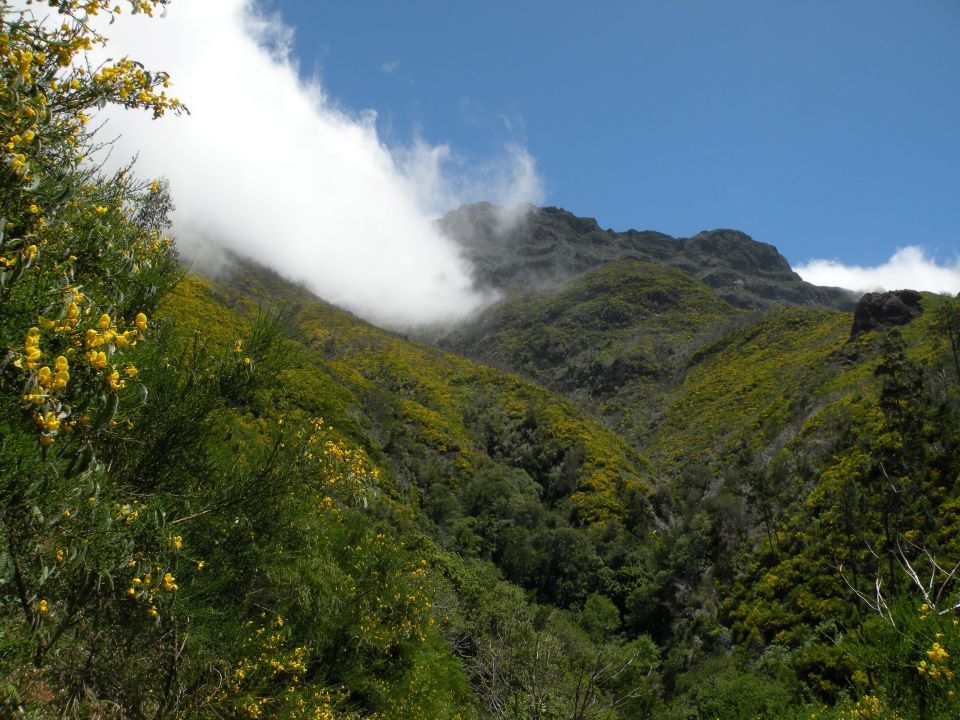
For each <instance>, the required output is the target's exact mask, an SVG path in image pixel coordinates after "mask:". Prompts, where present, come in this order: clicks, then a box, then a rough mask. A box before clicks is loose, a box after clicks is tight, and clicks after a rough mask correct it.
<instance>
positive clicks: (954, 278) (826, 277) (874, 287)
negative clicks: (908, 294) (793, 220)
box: [794, 245, 960, 294]
mask: <svg viewBox="0 0 960 720" xmlns="http://www.w3.org/2000/svg"><path fill="white" fill-rule="evenodd" d="M794 269H795V270H796V271H797V274H798V275H800V277H802V278H803V279H804V280H806V281H807V282H810V283H813V284H814V285H827V286H832V287H842V288H847V289H848V290H854V291H857V292H873V291H879V290H904V289H911V290H927V291H930V292H938V293H951V294H954V293H957V292H960V257H957V258H955V259H954V262H953V264H952V265H951V264H950V263H942V264H941V263H938V262H937V261H936V260H935V259H933V258H930V257H928V256H927V254H926V252H925V251H924V249H923V248H922V247H919V246H917V245H908V246H907V247H904V248H900V249H899V250H897V252H896V253H894V255H893V257H891V258H890V259H889V260H887V262H885V263H883V264H882V265H876V266H874V267H861V266H859V265H844V264H843V263H841V262H838V261H836V260H811V261H810V262H808V263H805V264H803V265H800V266H798V267H796V268H794Z"/></svg>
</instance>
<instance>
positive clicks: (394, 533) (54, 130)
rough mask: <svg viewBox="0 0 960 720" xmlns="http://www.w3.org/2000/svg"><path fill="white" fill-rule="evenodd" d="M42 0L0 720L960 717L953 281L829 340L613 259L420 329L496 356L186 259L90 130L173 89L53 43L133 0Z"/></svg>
mask: <svg viewBox="0 0 960 720" xmlns="http://www.w3.org/2000/svg"><path fill="white" fill-rule="evenodd" d="M162 4H163V3H161V2H152V1H150V2H145V1H143V0H130V2H129V9H130V10H132V11H133V12H145V13H152V12H153V11H154V10H155V9H156V8H157V7H158V6H159V5H162ZM43 11H44V12H48V13H49V18H48V19H47V20H46V21H44V20H43V19H42V18H43V17H45V16H43V15H42V13H41V12H40V10H36V11H35V12H36V13H37V14H36V15H35V14H34V12H32V11H31V9H30V7H28V6H21V5H20V4H16V5H14V4H12V3H2V4H0V21H2V25H3V32H2V33H0V44H2V47H0V55H2V74H0V80H2V86H0V127H2V134H3V135H2V138H0V140H2V141H3V143H4V145H3V147H4V149H5V151H6V152H5V153H4V154H3V163H2V164H0V199H2V200H0V202H2V205H0V214H2V216H3V218H2V220H0V233H2V235H0V403H2V409H0V534H2V537H0V540H2V543H0V716H13V717H30V718H45V717H62V716H66V717H134V718H161V717H197V716H198V717H211V718H214V717H217V718H222V717H233V718H257V717H281V718H284V717H285V718H325V717H327V718H329V717H343V718H351V717H357V718H359V717H369V718H417V717H419V718H445V717H449V718H470V717H475V718H514V719H518V718H540V719H543V720H547V719H548V718H549V719H554V718H555V719H558V720H559V719H576V720H586V719H587V718H604V719H607V720H613V719H615V718H637V717H664V718H678V719H679V718H754V717H774V718H813V717H816V718H837V719H839V718H860V719H864V718H894V717H898V718H919V719H921V720H926V719H927V718H940V717H955V716H956V715H957V713H958V712H960V701H958V700H957V698H956V695H955V690H954V687H955V673H956V672H958V671H960V668H958V667H956V660H955V657H954V656H955V655H956V654H957V653H960V626H958V620H960V616H957V612H956V608H955V606H956V605H957V603H958V601H960V596H958V589H960V588H958V587H957V586H956V573H955V567H954V565H955V563H956V562H957V559H958V555H960V523H958V520H957V512H956V511H957V509H958V508H960V489H958V480H960V402H958V397H960V396H958V387H960V365H958V361H957V357H958V347H960V344H958V338H960V310H958V308H960V300H955V299H950V298H938V297H934V296H925V297H924V300H923V305H924V310H925V312H924V314H923V316H922V317H921V318H920V319H918V320H916V321H914V322H913V323H911V324H909V325H906V326H904V327H902V328H900V329H894V330H884V331H881V332H874V333H867V334H864V335H861V336H860V337H858V338H856V339H855V340H850V339H849V337H848V329H849V322H850V316H849V315H848V314H845V313H841V312H838V311H829V310H816V309H806V308H786V309H780V310H774V311H765V312H763V313H755V314H749V313H747V312H745V311H743V310H737V309H735V308H734V307H732V306H731V305H729V304H727V303H726V302H724V301H723V300H721V299H719V298H718V296H717V294H716V293H715V292H714V291H713V290H711V288H710V287H709V286H708V285H706V284H704V283H703V282H701V281H699V280H698V279H697V278H696V277H694V276H692V275H690V274H689V273H687V272H685V271H684V270H682V269H677V268H664V267H661V266H658V265H656V264H650V263H641V262H637V261H634V260H622V259H617V261H616V262H611V263H609V264H606V265H603V266H601V267H597V268H594V269H591V270H590V271H589V272H586V273H585V274H583V275H582V276H580V277H577V278H574V279H573V280H572V281H570V282H569V283H566V284H563V283H561V284H556V285H551V286H546V287H543V288H541V289H540V290H538V291H537V292H536V293H528V294H527V295H525V296H523V297H521V298H515V299H514V300H512V301H511V300H509V299H508V301H507V302H506V303H504V304H503V305H502V306H500V307H498V308H495V309H493V310H492V311H490V312H489V313H488V314H486V315H484V316H483V317H481V318H480V319H479V320H478V321H477V324H476V325H474V326H472V327H467V328H462V329H461V330H460V331H459V333H458V334H457V335H454V336H450V337H448V338H446V339H445V341H444V343H445V345H446V346H448V347H449V346H454V347H458V348H460V349H461V350H462V351H465V352H468V353H474V354H476V355H482V356H483V357H484V358H485V359H487V360H490V361H492V362H495V363H496V364H497V365H499V366H501V367H502V368H503V369H500V370H497V369H493V368H491V367H488V366H484V365H480V364H477V363H476V362H472V361H469V360H466V359H464V358H462V357H458V356H456V355H453V354H450V353H447V352H442V351H440V350H437V349H434V348H430V347H427V346H424V345H419V344H416V343H413V342H410V341H409V340H407V339H405V338H402V337H399V336H396V335H392V334H389V333H386V332H383V331H380V330H378V329H376V328H373V327H371V326H369V325H367V324H365V323H363V322H361V321H359V320H357V319H356V318H354V317H352V316H350V315H349V314H348V313H345V312H343V311H340V310H337V309H335V308H332V307H330V306H328V305H326V304H324V303H322V302H321V301H319V300H317V299H316V298H314V297H313V296H311V295H310V294H309V293H307V292H306V291H304V290H302V289H300V288H298V287H296V286H293V285H291V284H289V283H287V282H285V281H284V280H282V279H281V278H279V277H277V276H275V275H273V274H272V273H270V272H269V271H266V270H264V269H262V268H256V267H253V266H251V265H249V264H246V263H243V262H242V261H236V262H235V263H234V268H233V271H232V275H231V276H230V277H229V278H228V279H226V280H221V281H219V282H213V281H210V280H205V279H202V278H200V277H197V276H193V275H186V274H185V273H184V271H183V270H182V268H181V266H180V265H179V263H178V260H177V256H176V250H175V245H174V244H173V242H172V241H171V240H169V239H168V238H167V237H166V235H165V233H166V231H167V229H168V214H169V212H170V210H171V207H170V199H169V195H168V192H167V188H166V186H165V184H164V182H163V181H161V180H138V179H137V178H136V176H135V169H134V168H127V169H125V170H123V171H121V172H118V173H114V174H106V173H104V172H103V171H102V170H101V169H99V168H98V167H96V166H95V165H92V164H91V163H90V162H89V160H88V159H87V156H88V155H90V154H91V153H92V152H93V150H94V147H95V140H94V138H93V137H92V136H91V134H90V133H89V132H88V131H87V130H86V123H87V120H88V118H89V114H91V113H92V112H93V109H94V108H96V107H98V106H100V105H102V104H104V103H120V104H123V105H127V106H130V107H133V108H140V109H144V110H147V111H148V112H152V113H154V114H156V115H160V114H162V113H164V112H180V111H182V110H184V109H185V108H184V107H183V106H182V105H181V104H180V101H179V100H176V99H173V98H169V97H167V95H166V94H165V92H164V88H165V86H166V84H167V78H166V76H165V75H164V74H163V73H162V72H151V71H148V70H146V69H144V68H142V67H141V66H140V65H139V64H137V63H136V62H135V61H133V60H130V59H119V60H116V61H110V62H109V63H108V64H107V65H105V66H103V67H99V68H91V67H88V66H87V65H86V63H84V62H81V59H82V58H83V57H84V53H85V51H86V50H89V49H90V48H91V47H93V46H94V45H95V44H98V43H102V42H106V40H105V38H102V37H100V36H99V35H98V34H97V33H96V31H95V30H94V28H93V27H92V26H91V25H90V18H91V17H92V16H93V15H97V14H108V13H116V12H120V11H121V8H119V7H112V6H111V5H108V4H107V3H106V2H99V1H98V0H94V1H92V2H90V1H88V2H70V1H67V2H63V3H53V4H51V5H49V7H44V8H43ZM51 20H56V22H52V21H51ZM707 239H710V238H707ZM704 242H705V240H704ZM738 242H739V239H738ZM767 254H769V251H768V252H767ZM507 370H512V371H514V372H517V373H520V374H521V375H525V376H527V377H530V378H532V380H531V381H528V380H524V379H521V377H519V376H518V375H513V374H510V373H509V372H507ZM534 381H536V382H534ZM537 383H539V384H537ZM544 386H545V387H547V388H551V389H545V387H544ZM557 391H559V392H562V393H564V394H566V396H567V399H564V398H563V397H561V396H560V395H558V394H556V392H557Z"/></svg>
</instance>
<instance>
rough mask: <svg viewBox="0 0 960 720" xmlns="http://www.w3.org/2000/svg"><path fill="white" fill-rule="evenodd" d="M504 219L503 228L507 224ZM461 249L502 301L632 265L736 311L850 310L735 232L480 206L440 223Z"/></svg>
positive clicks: (843, 296)
mask: <svg viewBox="0 0 960 720" xmlns="http://www.w3.org/2000/svg"><path fill="white" fill-rule="evenodd" d="M508 220H509V221H508ZM439 223H440V227H441V229H442V230H443V231H444V232H445V233H446V234H447V235H449V236H450V237H451V238H453V239H454V240H456V241H457V243H458V244H459V245H461V247H463V249H464V253H465V255H466V257H467V258H468V259H470V260H471V261H472V262H473V263H474V265H475V267H476V271H477V279H478V281H479V283H480V284H481V285H488V286H492V287H494V288H501V289H506V290H507V291H508V294H510V293H511V292H513V291H515V290H517V289H519V288H523V287H525V286H530V285H534V286H536V285H544V284H550V283H555V282H562V281H564V280H567V279H569V278H571V277H573V276H575V275H578V274H580V273H582V272H584V271H585V270H588V269H590V268H594V267H597V266H600V265H603V264H605V263H608V262H612V261H615V260H640V261H644V262H649V263H656V264H659V265H666V266H670V267H677V268H680V269H683V270H686V271H687V272H689V273H690V274H691V275H693V276H694V277H696V278H698V279H699V280H702V281H703V282H704V283H706V284H707V285H709V286H710V287H712V288H714V290H715V291H716V292H717V294H718V295H719V296H720V297H721V299H723V300H725V301H726V302H729V303H730V304H732V305H735V306H738V307H743V308H753V309H757V308H767V307H771V306H775V305H802V306H823V307H832V308H841V309H850V308H852V307H853V303H854V301H855V298H854V297H851V295H850V294H849V293H848V292H847V291H845V290H840V289H838V288H822V287H817V286H815V285H811V284H810V283H807V282H804V281H803V280H801V279H800V276H798V275H797V274H796V273H795V272H793V271H792V270H791V269H790V265H789V264H788V263H787V261H786V260H785V259H784V258H783V256H782V255H780V253H779V252H777V250H776V248H774V247H773V246H772V245H767V244H766V243H761V242H757V241H755V240H753V239H752V238H750V237H749V236H748V235H745V234H744V233H742V232H738V231H736V230H713V231H709V232H702V233H699V234H697V235H695V236H694V237H692V238H673V237H671V236H669V235H664V234H663V233H658V232H653V231H650V230H645V231H642V232H641V231H637V230H628V231H626V232H615V231H613V230H603V229H601V228H600V226H599V225H597V222H596V221H595V220H593V219H592V218H581V217H576V216H575V215H573V214H571V213H569V212H567V211H566V210H562V209H560V208H553V207H548V208H534V207H532V206H530V207H529V208H528V209H527V212H526V213H525V214H523V215H522V216H521V217H520V219H514V218H507V217H506V216H505V215H504V211H503V210H502V209H501V208H497V207H496V206H493V205H490V204H488V203H479V204H475V205H466V206H463V207H461V208H459V209H458V210H455V211H454V212H451V213H449V214H448V215H446V216H445V217H443V218H442V219H441V220H440V221H439Z"/></svg>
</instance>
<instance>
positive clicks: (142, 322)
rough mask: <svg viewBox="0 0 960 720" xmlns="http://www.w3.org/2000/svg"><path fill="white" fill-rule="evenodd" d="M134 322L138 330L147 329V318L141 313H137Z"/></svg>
mask: <svg viewBox="0 0 960 720" xmlns="http://www.w3.org/2000/svg"><path fill="white" fill-rule="evenodd" d="M136 321H137V327H138V328H140V329H141V330H146V329H147V316H146V315H144V314H143V313H142V312H141V313H137V318H136Z"/></svg>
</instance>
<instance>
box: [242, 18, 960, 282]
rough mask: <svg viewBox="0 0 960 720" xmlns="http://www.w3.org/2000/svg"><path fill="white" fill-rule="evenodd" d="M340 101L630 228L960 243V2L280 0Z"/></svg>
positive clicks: (840, 253)
mask: <svg viewBox="0 0 960 720" xmlns="http://www.w3.org/2000/svg"><path fill="white" fill-rule="evenodd" d="M261 4H262V6H263V7H264V8H266V9H268V10H271V9H272V10H276V11H278V12H279V13H280V15H281V16H282V18H283V20H284V21H285V22H286V23H287V24H289V25H291V26H293V27H294V28H295V40H294V43H295V44H294V53H295V55H296V57H297V59H298V60H299V62H300V67H301V71H302V72H303V73H306V74H311V73H314V72H317V73H319V77H320V80H321V82H322V85H323V87H324V90H325V92H326V93H327V94H328V95H329V96H330V97H332V98H333V99H334V100H335V102H337V103H338V104H340V105H341V106H342V107H344V108H346V109H348V110H350V111H352V112H359V111H362V110H364V109H373V110H375V111H376V112H377V115H378V120H377V129H378V132H379V134H380V137H381V139H382V140H383V142H385V143H387V144H390V145H398V146H400V145H404V144H408V143H409V142H410V141H411V139H412V138H414V137H415V136H420V137H422V138H423V139H424V140H425V141H427V142H428V143H433V144H437V143H446V144H449V146H450V147H451V149H452V151H453V152H454V153H455V154H456V156H457V157H459V158H461V159H463V160H464V161H465V162H467V163H476V164H482V163H483V162H484V161H485V158H488V157H491V156H494V155H495V154H496V153H497V152H499V150H500V148H502V147H503V145H504V143H517V144H519V145H522V146H523V147H525V148H526V149H527V151H528V152H529V153H530V154H531V155H532V156H533V158H534V159H535V160H536V163H537V170H538V172H539V174H540V176H541V178H542V180H543V184H544V188H545V191H546V197H545V202H546V203H547V204H551V205H559V206H562V207H565V208H567V209H569V210H571V211H573V212H575V213H577V214H581V215H589V216H594V217H596V218H597V219H598V221H599V222H600V223H601V225H603V226H605V227H613V228H615V229H626V228H628V227H636V228H651V229H656V230H661V231H664V232H668V233H671V234H674V235H690V234H693V233H696V232H697V231H699V230H702V229H710V228H715V227H734V228H738V229H741V230H744V231H746V232H748V233H750V234H751V235H753V236H754V237H755V238H756V239H759V240H763V241H766V242H770V243H773V244H774V245H776V246H777V247H778V248H780V250H781V251H782V252H783V253H784V255H786V256H787V258H788V259H789V260H790V261H791V262H792V263H794V264H797V263H803V262H806V261H809V260H811V259H813V258H835V259H838V260H840V261H842V262H844V263H848V264H849V263H856V264H861V265H876V264H880V263H882V262H884V261H886V260H887V259H888V258H890V257H891V255H893V253H894V252H895V251H896V249H897V248H900V247H903V246H906V245H920V246H923V247H924V248H925V249H926V251H927V253H928V254H929V255H931V256H933V257H935V258H938V259H940V260H941V261H946V262H953V260H954V259H955V256H956V253H957V250H958V249H960V242H958V241H957V238H956V235H955V233H956V230H957V228H958V227H960V172H958V168H960V132H958V130H960V72H958V70H960V43H958V42H957V38H958V36H960V2H957V0H910V1H909V2H908V1H907V0H899V1H893V0H869V1H866V0H844V1H843V2H836V0H833V1H830V2H826V1H823V0H816V1H814V2H793V3H786V2H769V0H766V1H761V0H725V1H724V2H717V1H716V0H644V1H635V2H619V1H618V2H597V3H589V4H588V3H583V2H567V1H562V0H555V1H552V2H516V1H515V2H501V1H500V0H485V2H482V3H475V2H474V3H466V2H449V1H446V2H441V1H440V0H414V1H412V2H404V3H397V2H386V1H378V2H374V1H369V2H367V1H363V0H357V1H354V2H340V1H337V2H331V1H328V0H264V2H262V3H261Z"/></svg>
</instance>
